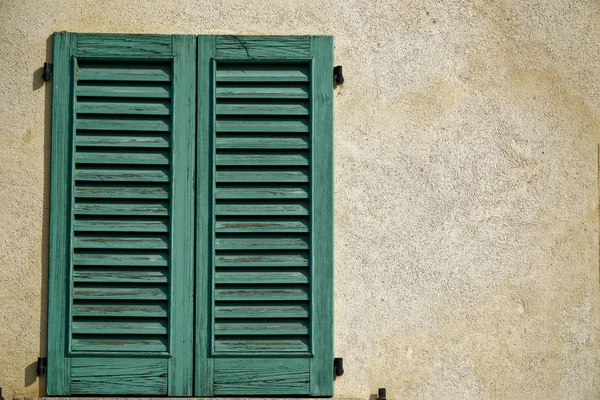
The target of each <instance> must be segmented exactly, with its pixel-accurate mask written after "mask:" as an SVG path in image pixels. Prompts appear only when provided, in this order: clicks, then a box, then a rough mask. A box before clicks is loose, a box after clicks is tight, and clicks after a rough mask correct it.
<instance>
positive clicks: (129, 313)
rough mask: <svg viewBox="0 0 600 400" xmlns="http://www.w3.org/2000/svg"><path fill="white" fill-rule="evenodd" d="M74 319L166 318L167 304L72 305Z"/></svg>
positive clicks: (105, 303)
mask: <svg viewBox="0 0 600 400" xmlns="http://www.w3.org/2000/svg"><path fill="white" fill-rule="evenodd" d="M73 316H75V317H136V318H150V317H160V318H166V317H167V303H166V302H165V303H162V304H160V303H159V304H129V303H122V302H121V303H107V302H103V303H96V304H94V303H91V304H90V303H83V304H82V303H81V302H80V301H78V302H75V304H73Z"/></svg>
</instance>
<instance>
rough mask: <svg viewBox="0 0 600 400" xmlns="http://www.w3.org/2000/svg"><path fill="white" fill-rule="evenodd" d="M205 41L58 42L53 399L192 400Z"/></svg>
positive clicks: (70, 38) (93, 38) (74, 38)
mask: <svg viewBox="0 0 600 400" xmlns="http://www.w3.org/2000/svg"><path fill="white" fill-rule="evenodd" d="M195 71H196V38H195V36H182V35H174V36H172V35H164V36H163V35H92V34H72V33H57V34H56V35H55V38H54V76H53V103H52V183H51V186H52V191H51V204H50V206H51V212H50V229H51V231H50V266H49V337H48V363H49V368H48V380H47V392H48V394H50V395H63V396H64V395H82V394H83V395H94V394H96V395H171V396H186V395H191V394H192V368H193V362H192V356H193V346H192V343H193V333H192V332H193V322H192V321H193V302H192V298H193V276H194V271H193V246H194V244H193V235H194V231H193V230H194V225H193V221H194V208H193V207H194V193H193V179H194V146H195V118H196V106H195V99H196V90H195V85H196V74H195Z"/></svg>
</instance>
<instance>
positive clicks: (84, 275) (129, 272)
mask: <svg viewBox="0 0 600 400" xmlns="http://www.w3.org/2000/svg"><path fill="white" fill-rule="evenodd" d="M167 279H168V272H167V270H163V269H149V270H140V269H139V268H136V269H123V268H122V267H121V268H119V269H114V268H106V267H77V268H75V270H74V271H73V281H74V282H111V283H167Z"/></svg>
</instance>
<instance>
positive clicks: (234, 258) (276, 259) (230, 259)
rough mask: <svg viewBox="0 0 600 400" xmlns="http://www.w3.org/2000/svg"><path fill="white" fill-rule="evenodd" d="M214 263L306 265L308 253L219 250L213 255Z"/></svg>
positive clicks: (234, 265) (247, 265)
mask: <svg viewBox="0 0 600 400" xmlns="http://www.w3.org/2000/svg"><path fill="white" fill-rule="evenodd" d="M215 265H216V266H217V267H268V268H276V267H306V266H308V253H307V252H306V253H305V252H297V253H294V252H289V253H279V254H277V253H275V254H272V253H271V252H265V253H262V254H256V253H255V254H252V253H248V254H239V253H222V252H219V253H217V254H216V256H215Z"/></svg>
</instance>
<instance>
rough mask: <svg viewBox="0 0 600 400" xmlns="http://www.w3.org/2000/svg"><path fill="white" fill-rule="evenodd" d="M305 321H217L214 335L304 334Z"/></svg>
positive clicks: (305, 331) (305, 329) (305, 332)
mask: <svg viewBox="0 0 600 400" xmlns="http://www.w3.org/2000/svg"><path fill="white" fill-rule="evenodd" d="M306 334H308V323H307V322H306V321H301V320H296V321H291V322H290V321H268V320H265V321H261V322H238V321H236V322H233V321H227V320H225V321H219V322H216V323H215V335H232V336H234V335H235V336H238V335H306Z"/></svg>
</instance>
